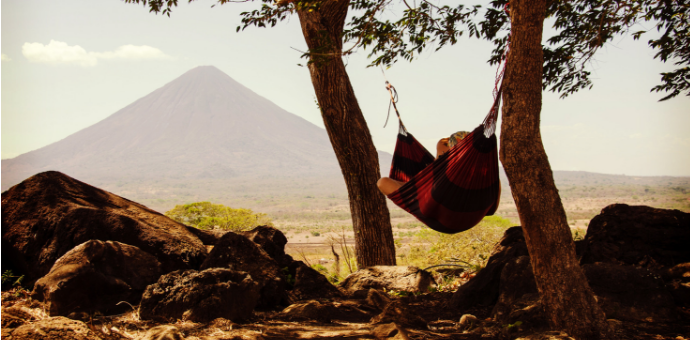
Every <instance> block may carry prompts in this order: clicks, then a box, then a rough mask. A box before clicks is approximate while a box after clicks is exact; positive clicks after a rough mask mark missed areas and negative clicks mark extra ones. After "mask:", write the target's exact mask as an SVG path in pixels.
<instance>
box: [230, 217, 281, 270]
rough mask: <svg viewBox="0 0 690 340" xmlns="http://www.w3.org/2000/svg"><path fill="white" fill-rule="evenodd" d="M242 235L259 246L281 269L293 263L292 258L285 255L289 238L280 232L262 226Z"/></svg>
mask: <svg viewBox="0 0 690 340" xmlns="http://www.w3.org/2000/svg"><path fill="white" fill-rule="evenodd" d="M240 234H241V235H243V236H244V237H246V238H248V239H249V240H250V241H252V242H254V243H256V244H257V245H259V247H261V249H263V250H264V251H265V252H266V254H268V256H270V257H271V258H272V259H273V260H275V261H276V262H277V263H278V264H279V265H280V266H281V267H284V266H287V265H289V264H290V263H292V257H290V256H288V255H286V254H285V245H286V244H287V238H286V237H285V235H284V234H283V232H281V231H280V230H278V229H276V228H273V227H270V226H265V225H262V226H258V227H256V228H254V229H252V230H249V231H243V232H241V233H240Z"/></svg>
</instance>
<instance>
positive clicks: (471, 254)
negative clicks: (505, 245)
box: [105, 171, 690, 281]
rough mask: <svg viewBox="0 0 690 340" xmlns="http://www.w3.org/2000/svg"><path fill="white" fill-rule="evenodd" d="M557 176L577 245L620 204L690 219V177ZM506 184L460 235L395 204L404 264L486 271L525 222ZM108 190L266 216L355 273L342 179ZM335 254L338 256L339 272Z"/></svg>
mask: <svg viewBox="0 0 690 340" xmlns="http://www.w3.org/2000/svg"><path fill="white" fill-rule="evenodd" d="M554 177H555V180H556V184H557V186H558V188H559V191H560V195H561V199H562V202H563V205H564V207H565V210H566V213H567V215H568V222H569V225H570V227H571V229H572V230H573V236H574V237H575V238H582V237H584V235H585V233H586V230H587V226H588V224H589V221H590V220H591V219H592V218H593V217H594V216H596V215H597V214H598V213H599V212H600V211H601V209H602V208H604V207H606V206H608V205H610V204H613V203H625V204H630V205H648V206H653V207H658V208H664V209H679V210H681V211H686V212H690V178H688V177H634V176H624V175H603V174H595V173H587V172H568V171H556V172H555V173H554ZM502 182H503V188H504V190H503V193H502V197H501V204H500V206H499V209H498V211H497V213H496V217H493V218H490V219H488V220H487V221H485V222H483V223H482V224H481V225H480V226H478V227H476V228H474V229H471V230H470V231H468V232H464V233H461V234H459V235H452V236H448V235H442V234H439V233H436V232H433V231H430V230H429V229H428V228H425V227H424V226H423V225H422V224H421V223H419V221H417V220H416V219H415V218H414V217H412V216H410V215H409V214H407V213H406V212H404V211H402V210H401V209H399V208H398V207H396V206H395V205H393V204H390V202H389V209H390V213H391V222H392V226H393V234H394V238H395V244H396V253H397V256H398V263H399V264H401V265H408V264H409V265H416V266H419V267H422V268H426V267H429V266H432V265H438V264H442V263H450V264H453V265H462V266H465V267H467V268H469V269H467V268H466V269H467V270H468V271H472V270H476V268H479V267H481V266H483V265H484V264H485V261H486V259H487V257H488V254H489V252H490V249H491V247H492V246H493V244H494V243H495V242H496V241H498V239H500V237H501V235H502V234H503V231H504V230H505V228H506V227H510V226H513V225H519V223H520V222H519V217H518V215H517V209H516V207H515V203H514V201H513V198H512V194H511V193H510V190H509V189H508V188H509V185H508V182H507V179H506V178H505V177H503V178H502ZM105 187H106V189H107V190H109V191H112V192H114V193H116V194H118V195H121V196H124V197H127V198H130V199H133V200H135V201H137V202H141V203H143V204H145V205H147V206H149V207H152V208H154V209H156V210H158V211H161V212H165V211H167V210H169V209H171V208H172V207H174V206H175V205H177V204H185V203H191V202H197V201H211V202H214V203H220V204H224V205H227V206H230V207H233V208H239V207H241V208H248V209H251V210H253V211H254V212H257V213H265V214H267V215H268V217H270V218H271V219H272V220H273V224H274V226H276V227H277V228H279V229H281V230H282V231H283V233H285V236H286V237H287V238H288V245H287V251H288V253H290V254H291V255H292V256H293V257H294V258H296V259H299V260H303V261H305V262H308V263H309V264H310V265H313V266H317V265H318V266H320V267H319V269H320V270H321V271H323V272H324V274H326V275H327V276H329V277H331V278H332V280H333V281H337V279H338V278H342V277H344V276H346V275H347V274H349V272H350V271H351V270H356V268H355V264H354V260H353V259H354V237H353V233H352V224H351V219H350V206H349V202H348V198H347V192H346V190H345V185H344V182H343V180H342V178H340V177H333V176H324V177H310V178H300V177H291V178H287V179H273V178H265V177H262V178H254V179H247V178H243V179H236V180H227V179H224V180H215V179H204V180H195V181H189V182H187V183H185V184H170V185H167V184H166V183H165V181H163V180H161V181H160V182H158V183H147V184H144V183H127V184H125V183H119V184H117V185H115V186H113V187H107V186H105ZM331 245H333V247H331ZM460 245H463V246H460ZM470 245H471V246H470ZM333 251H335V252H336V253H337V254H338V257H339V262H338V264H337V265H336V256H335V255H334V254H333ZM348 254H349V255H348ZM459 261H464V262H459ZM472 268H474V269H472Z"/></svg>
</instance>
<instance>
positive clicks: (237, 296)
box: [139, 268, 259, 322]
mask: <svg viewBox="0 0 690 340" xmlns="http://www.w3.org/2000/svg"><path fill="white" fill-rule="evenodd" d="M258 299H259V285H258V284H257V283H256V282H255V281H254V280H252V278H251V277H250V276H249V274H247V273H244V272H238V271H234V270H230V269H227V268H210V269H206V270H204V271H201V272H197V271H195V270H185V271H175V272H172V273H169V274H166V275H163V276H161V277H160V279H158V282H156V283H155V284H152V285H150V286H148V288H146V291H145V292H144V295H143V297H142V299H141V306H140V307H139V315H140V317H141V318H142V319H161V318H175V319H185V320H190V321H194V322H209V321H211V320H213V319H216V318H225V319H230V320H233V321H235V320H243V319H246V318H247V317H249V316H250V315H251V314H252V311H253V310H254V307H255V306H256V304H257V301H258Z"/></svg>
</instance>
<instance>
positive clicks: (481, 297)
mask: <svg viewBox="0 0 690 340" xmlns="http://www.w3.org/2000/svg"><path fill="white" fill-rule="evenodd" d="M520 256H529V253H528V252H527V245H526V244H525V238H524V236H523V234H522V228H520V227H512V228H509V229H508V230H506V232H505V234H504V235H503V238H501V240H500V241H499V242H498V244H497V245H496V246H495V247H494V249H493V250H492V251H491V256H490V257H489V261H488V262H487V264H486V268H484V269H482V270H481V271H479V273H477V276H475V277H474V278H472V279H471V280H469V281H468V282H467V283H465V284H464V285H462V286H460V288H458V290H457V291H456V292H455V294H453V297H452V299H451V301H450V304H451V305H452V306H454V307H456V308H458V309H459V310H461V311H462V310H468V309H470V308H472V307H475V306H491V305H493V304H494V303H496V301H497V300H498V293H499V283H500V281H501V271H502V270H503V267H504V266H505V265H506V263H508V262H510V261H512V260H513V259H515V258H517V257H520Z"/></svg>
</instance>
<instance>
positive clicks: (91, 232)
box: [2, 171, 206, 284]
mask: <svg viewBox="0 0 690 340" xmlns="http://www.w3.org/2000/svg"><path fill="white" fill-rule="evenodd" d="M89 240H102V241H118V242H121V243H124V244H129V245H132V246H135V247H138V248H139V249H141V250H143V251H145V252H147V253H149V254H151V255H153V256H155V257H156V258H157V259H158V261H160V263H161V268H162V270H163V272H170V271H173V270H178V269H191V268H198V266H199V265H201V263H202V262H203V261H204V259H205V258H206V249H205V248H204V246H203V244H202V243H201V241H200V240H199V238H197V237H196V236H194V234H192V233H190V232H189V231H188V230H187V228H186V227H185V226H184V225H182V224H180V223H177V222H175V221H173V220H171V219H170V218H168V217H166V216H164V215H162V214H160V213H158V212H155V211H153V210H151V209H149V208H147V207H145V206H143V205H141V204H138V203H135V202H132V201H130V200H127V199H125V198H122V197H120V196H117V195H114V194H112V193H109V192H107V191H104V190H101V189H98V188H96V187H93V186H91V185H88V184H86V183H83V182H80V181H78V180H76V179H74V178H71V177H69V176H67V175H65V174H62V173H59V172H56V171H48V172H43V173H40V174H37V175H35V176H33V177H31V178H29V179H27V180H25V181H24V182H21V183H19V184H17V185H15V186H13V187H12V188H10V189H9V190H8V191H5V192H3V193H2V241H3V266H4V265H5V263H6V260H10V261H11V262H12V266H14V267H16V268H18V269H19V272H20V273H21V274H24V275H26V279H25V280H26V281H25V282H26V283H28V284H31V283H33V282H35V280H37V279H38V278H40V277H42V276H44V275H45V274H47V273H48V272H49V271H50V268H52V266H53V264H54V263H55V261H56V260H57V259H58V258H60V257H61V256H62V255H64V254H65V253H67V252H68V251H69V250H70V249H72V248H74V247H75V246H77V245H79V244H82V243H84V242H86V241H89ZM6 245H9V247H11V249H8V250H7V253H8V254H11V255H12V258H11V259H5V258H4V255H5V253H6V252H5V246H6Z"/></svg>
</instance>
